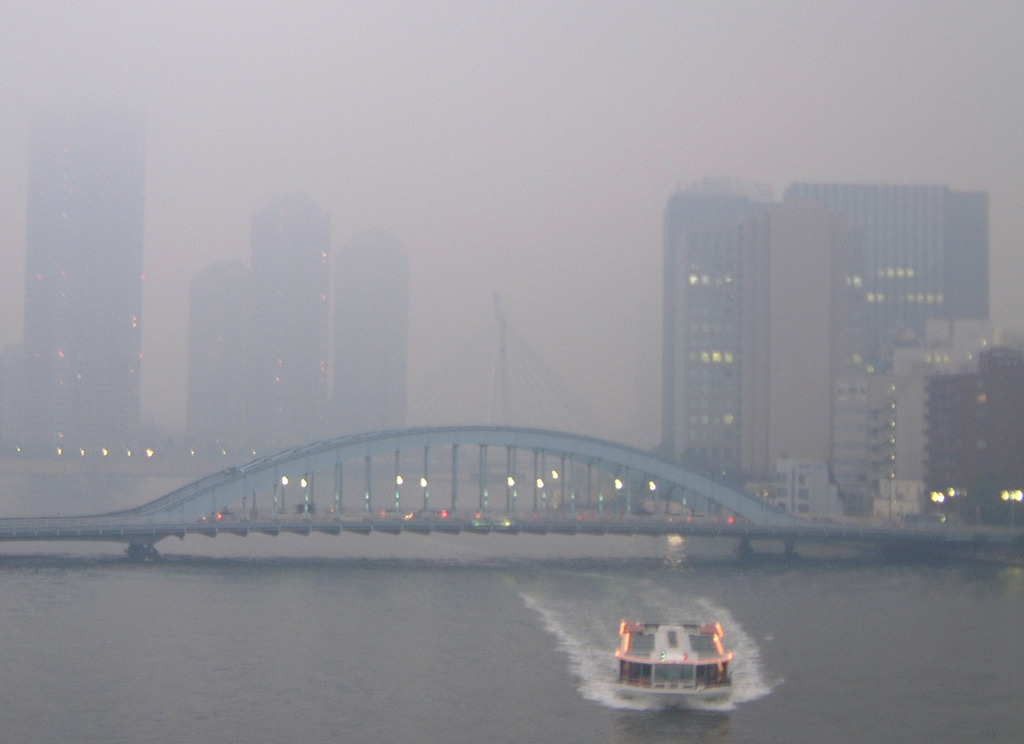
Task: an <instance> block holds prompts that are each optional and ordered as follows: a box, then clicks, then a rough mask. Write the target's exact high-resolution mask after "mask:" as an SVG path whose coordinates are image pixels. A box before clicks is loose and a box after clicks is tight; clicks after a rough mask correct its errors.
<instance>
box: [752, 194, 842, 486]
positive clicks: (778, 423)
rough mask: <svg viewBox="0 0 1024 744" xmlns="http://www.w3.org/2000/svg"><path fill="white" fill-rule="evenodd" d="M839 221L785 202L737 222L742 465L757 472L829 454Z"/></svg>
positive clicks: (838, 308)
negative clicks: (781, 462)
mask: <svg viewBox="0 0 1024 744" xmlns="http://www.w3.org/2000/svg"><path fill="white" fill-rule="evenodd" d="M849 233H850V229H849V227H848V226H847V225H846V223H845V220H843V219H842V218H840V217H838V216H836V215H834V214H832V213H830V212H829V211H828V210H827V209H826V208H825V207H824V206H822V205H821V204H818V203H814V202H795V201H787V202H785V203H783V204H778V205H773V206H771V207H766V208H765V209H762V210H760V211H759V212H757V213H755V214H752V215H749V216H747V217H745V218H744V219H743V220H741V223H740V229H739V245H740V249H739V251H740V262H739V281H738V284H739V287H740V290H741V292H740V298H741V299H740V303H739V304H740V307H741V315H740V326H741V329H742V331H741V343H740V347H739V354H738V363H739V378H740V381H741V385H740V387H741V391H742V393H741V396H742V406H741V409H740V422H741V427H740V428H741V434H740V440H741V445H742V457H741V465H742V468H743V470H744V471H746V472H747V473H750V474H753V475H756V476H758V477H761V478H767V477H770V476H771V474H772V473H774V472H775V467H776V462H777V461H778V460H780V459H783V458H796V459H799V460H805V461H806V460H813V461H820V462H823V463H824V462H828V461H829V460H830V459H831V457H832V447H831V444H832V432H833V427H832V416H833V390H834V383H835V379H836V377H837V376H838V375H839V374H840V373H842V372H846V371H848V370H849V368H850V350H849V323H850V321H849V319H850V310H851V307H852V303H853V301H854V297H853V296H851V295H852V293H851V287H850V281H849V278H850V263H849V248H850V239H849Z"/></svg>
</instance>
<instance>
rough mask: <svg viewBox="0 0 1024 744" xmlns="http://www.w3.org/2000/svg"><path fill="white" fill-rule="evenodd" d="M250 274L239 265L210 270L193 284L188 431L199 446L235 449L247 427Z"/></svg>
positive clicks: (219, 265) (223, 263) (246, 437)
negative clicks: (246, 393)
mask: <svg viewBox="0 0 1024 744" xmlns="http://www.w3.org/2000/svg"><path fill="white" fill-rule="evenodd" d="M248 307H249V270H248V269H247V268H246V267H245V266H243V265H242V264H240V263H238V262H237V261H220V262H217V263H214V264H211V265H210V266H208V267H207V268H206V269H205V270H204V271H203V272H202V273H201V274H200V275H199V276H197V277H196V278H195V279H193V280H192V282H191V283H190V285H189V330H188V419H187V420H188V432H189V434H190V435H191V436H192V437H194V438H195V439H196V440H198V442H200V443H204V444H213V443H219V444H221V445H223V446H237V445H239V444H241V443H243V442H248V441H249V440H250V439H251V435H250V434H249V433H248V432H246V428H245V421H246V417H245V388H244V385H242V384H240V381H243V380H244V379H245V361H246V352H245V342H246V334H247V329H246V320H247V310H248Z"/></svg>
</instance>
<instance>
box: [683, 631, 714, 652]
mask: <svg viewBox="0 0 1024 744" xmlns="http://www.w3.org/2000/svg"><path fill="white" fill-rule="evenodd" d="M690 648H692V649H693V652H694V653H695V654H697V656H717V655H718V654H719V653H721V652H720V651H719V650H718V646H717V645H716V644H715V637H714V636H712V635H704V634H703V633H702V634H700V635H692V636H690Z"/></svg>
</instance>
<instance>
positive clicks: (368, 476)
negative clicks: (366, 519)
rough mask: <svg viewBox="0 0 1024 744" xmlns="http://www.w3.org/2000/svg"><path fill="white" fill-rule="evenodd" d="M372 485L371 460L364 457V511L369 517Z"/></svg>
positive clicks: (368, 456)
mask: <svg viewBox="0 0 1024 744" xmlns="http://www.w3.org/2000/svg"><path fill="white" fill-rule="evenodd" d="M372 484H373V460H372V459H371V458H370V455H367V456H366V491H365V492H364V496H363V500H364V507H363V508H364V509H365V510H366V516H370V489H371V487H372Z"/></svg>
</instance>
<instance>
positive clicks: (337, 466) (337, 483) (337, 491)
mask: <svg viewBox="0 0 1024 744" xmlns="http://www.w3.org/2000/svg"><path fill="white" fill-rule="evenodd" d="M342 475H343V473H342V463H340V462H336V463H334V513H335V514H341V494H342V485H343V478H342Z"/></svg>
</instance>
